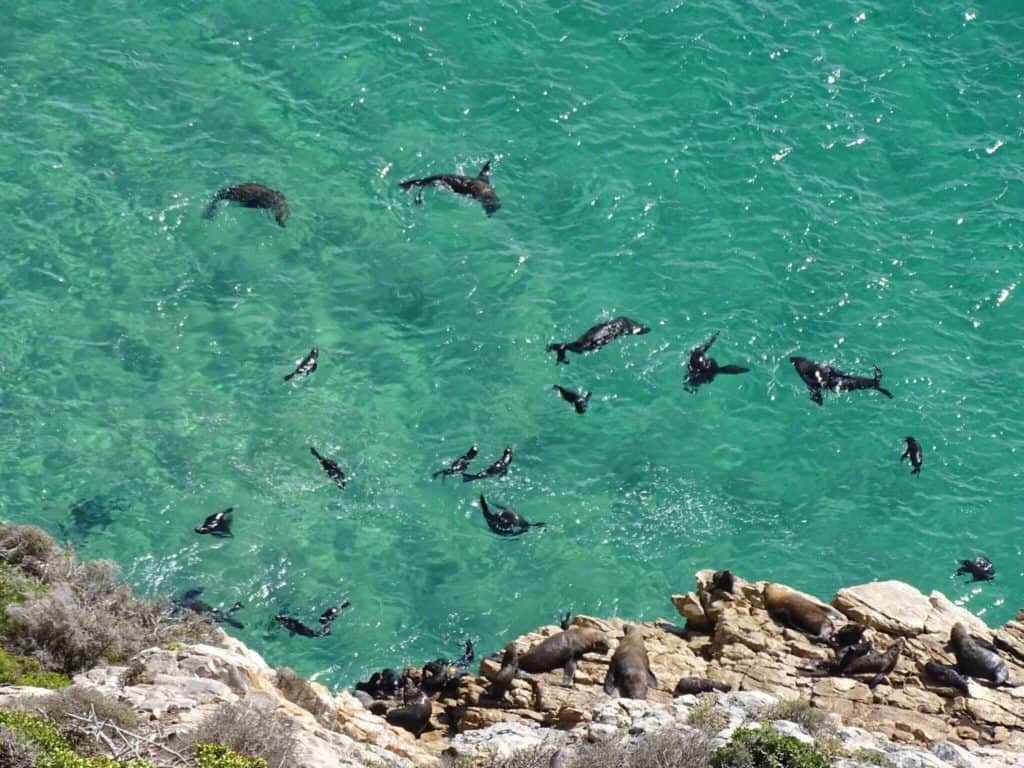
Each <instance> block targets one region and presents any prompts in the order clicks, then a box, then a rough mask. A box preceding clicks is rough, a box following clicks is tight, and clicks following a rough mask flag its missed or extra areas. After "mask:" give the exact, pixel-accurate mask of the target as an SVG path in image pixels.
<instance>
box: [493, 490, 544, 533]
mask: <svg viewBox="0 0 1024 768" xmlns="http://www.w3.org/2000/svg"><path fill="white" fill-rule="evenodd" d="M480 511H481V512H483V513H484V519H485V520H486V521H487V526H488V527H489V528H490V529H491V530H492V531H494V532H495V533H496V534H498V535H499V536H521V535H523V534H524V533H526V532H527V531H528V530H530V529H531V528H543V527H544V523H530V522H527V521H526V519H525V518H524V517H523V516H522V515H520V514H519V513H518V512H516V511H514V510H511V509H506V508H504V507H499V511H498V512H497V513H494V512H491V508H490V506H489V505H488V504H487V500H486V499H485V498H484V495H483V494H482V493H481V494H480Z"/></svg>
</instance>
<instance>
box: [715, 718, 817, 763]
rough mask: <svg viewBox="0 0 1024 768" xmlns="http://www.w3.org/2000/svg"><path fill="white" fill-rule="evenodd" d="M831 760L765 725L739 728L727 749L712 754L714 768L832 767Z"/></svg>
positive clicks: (717, 750)
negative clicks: (754, 727)
mask: <svg viewBox="0 0 1024 768" xmlns="http://www.w3.org/2000/svg"><path fill="white" fill-rule="evenodd" d="M831 765H832V760H831V759H830V758H829V757H828V756H827V755H825V754H823V753H822V752H820V751H818V750H817V749H815V748H814V747H811V746H808V745H806V744H804V743H802V742H800V741H798V740H797V739H794V738H793V737H792V736H783V735H782V734H781V733H779V732H778V731H776V730H775V729H774V728H772V727H771V726H770V725H768V724H767V723H766V722H763V723H761V727H760V728H757V729H753V728H738V729H737V730H736V732H735V733H734V734H733V736H732V739H731V740H730V741H729V743H728V744H726V745H725V746H724V747H719V748H718V749H716V750H715V751H714V752H712V753H711V766H712V768H829V767H830V766H831Z"/></svg>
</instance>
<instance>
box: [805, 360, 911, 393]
mask: <svg viewBox="0 0 1024 768" xmlns="http://www.w3.org/2000/svg"><path fill="white" fill-rule="evenodd" d="M789 362H791V363H792V364H793V365H794V367H795V368H796V372H797V373H798V374H799V375H800V378H801V379H803V381H804V384H806V385H807V391H808V392H810V394H811V400H813V401H814V402H816V403H817V404H818V405H821V404H822V403H823V400H822V397H821V390H822V389H830V390H832V391H833V392H835V393H836V394H839V393H840V392H842V391H844V390H854V389H877V390H878V391H879V392H881V393H882V394H883V395H885V396H886V397H889V398H891V397H892V392H890V391H889V390H887V389H885V388H883V387H882V386H881V384H880V383H879V382H881V380H882V371H881V369H880V368H878V367H877V366H875V369H874V371H875V375H874V377H872V378H868V377H867V376H853V375H851V374H849V373H843V372H842V371H840V370H839V369H838V368H833V367H831V366H829V365H823V364H821V363H815V362H814V361H813V360H808V359H807V358H806V357H791V358H789Z"/></svg>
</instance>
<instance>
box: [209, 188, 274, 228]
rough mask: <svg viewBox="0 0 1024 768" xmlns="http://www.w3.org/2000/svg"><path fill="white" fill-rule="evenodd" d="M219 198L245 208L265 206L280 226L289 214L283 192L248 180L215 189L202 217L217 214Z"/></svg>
mask: <svg viewBox="0 0 1024 768" xmlns="http://www.w3.org/2000/svg"><path fill="white" fill-rule="evenodd" d="M221 200H227V201H229V202H232V203H238V204H239V205H241V206H243V207H245V208H265V209H266V210H268V211H270V212H271V213H272V214H274V221H276V222H277V224H278V226H281V227H283V226H284V223H285V222H286V221H287V220H288V217H289V216H290V215H291V211H290V210H288V203H287V202H285V199H284V193H283V192H278V191H277V190H276V189H271V188H270V187H265V186H263V185H262V184H256V183H255V182H248V183H247V184H238V185H236V186H234V187H224V188H223V189H219V190H217V194H215V195H214V196H213V199H212V200H211V201H210V203H209V205H207V206H206V210H204V211H203V217H204V218H207V219H212V218H213V217H214V216H215V215H216V214H217V204H218V203H219V202H220V201H221Z"/></svg>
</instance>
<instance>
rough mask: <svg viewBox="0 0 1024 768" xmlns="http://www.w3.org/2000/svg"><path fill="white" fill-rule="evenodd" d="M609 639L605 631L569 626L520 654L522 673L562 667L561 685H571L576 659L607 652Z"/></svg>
mask: <svg viewBox="0 0 1024 768" xmlns="http://www.w3.org/2000/svg"><path fill="white" fill-rule="evenodd" d="M608 648H609V645H608V640H607V639H606V638H605V636H604V633H603V632H601V631H600V630H597V629H589V628H586V627H569V629H566V630H564V631H562V632H559V633H558V634H557V635H552V636H551V637H547V638H544V640H542V641H541V642H540V643H538V644H537V645H535V646H534V647H533V648H531V649H530V650H529V651H527V652H526V653H524V654H523V655H522V656H520V657H519V668H520V669H521V670H523V672H530V673H533V674H539V673H541V672H551V671H552V670H555V669H558V668H560V667H561V668H562V669H564V670H565V674H564V676H563V678H562V685H572V683H573V677H574V676H575V675H576V662H577V661H579V660H580V659H581V658H582V657H583V654H585V653H608Z"/></svg>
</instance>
